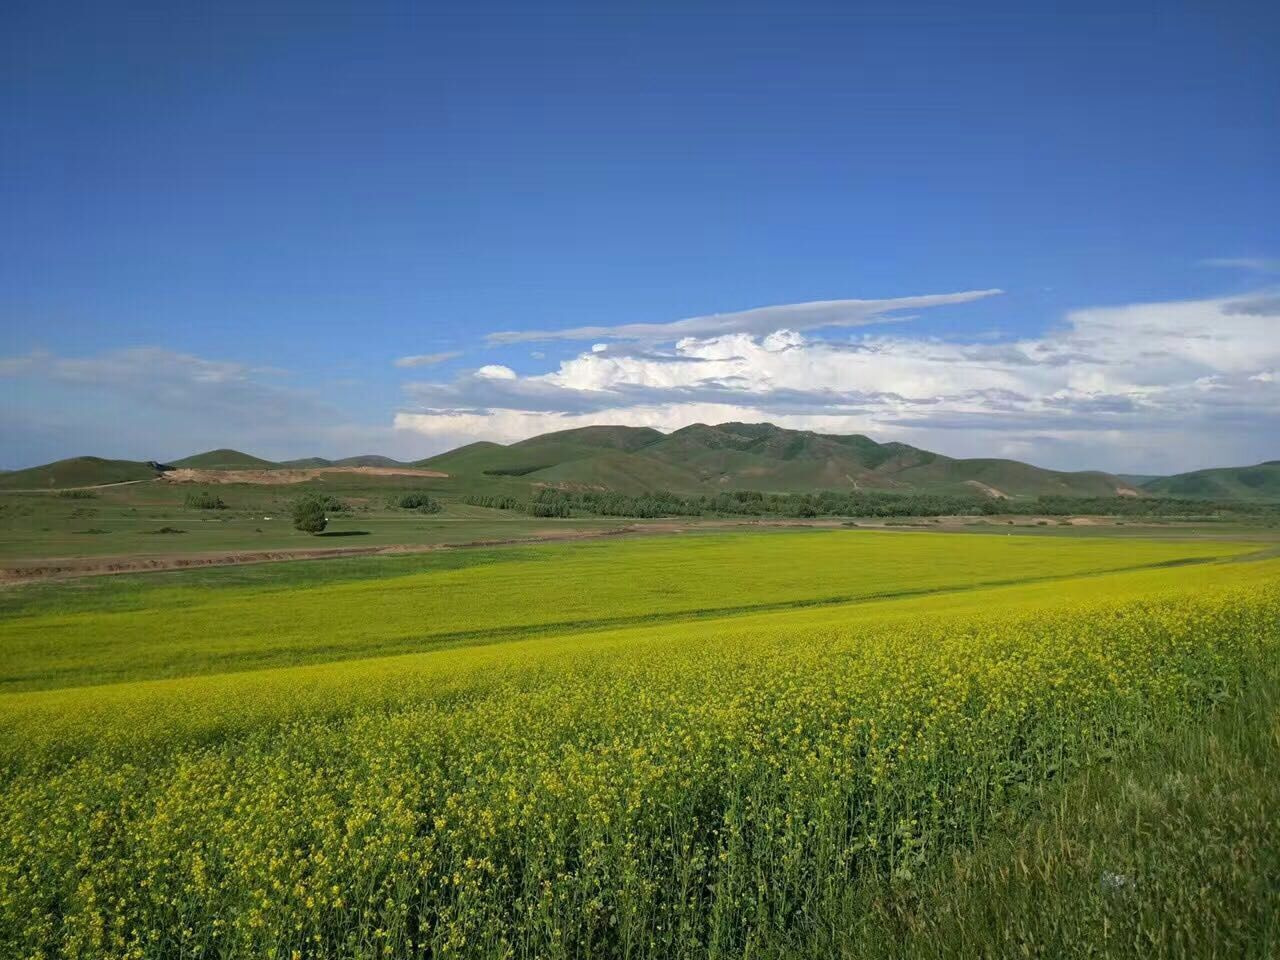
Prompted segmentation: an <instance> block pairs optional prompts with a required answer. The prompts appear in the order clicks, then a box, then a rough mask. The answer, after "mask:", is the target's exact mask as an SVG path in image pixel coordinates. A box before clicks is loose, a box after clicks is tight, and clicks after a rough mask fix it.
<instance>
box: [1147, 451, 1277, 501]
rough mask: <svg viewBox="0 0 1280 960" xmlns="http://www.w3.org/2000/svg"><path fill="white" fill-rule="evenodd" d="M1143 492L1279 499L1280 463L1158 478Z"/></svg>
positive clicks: (1223, 498)
mask: <svg viewBox="0 0 1280 960" xmlns="http://www.w3.org/2000/svg"><path fill="white" fill-rule="evenodd" d="M1142 489H1143V490H1145V491H1146V492H1147V493H1150V494H1155V495H1163V496H1170V497H1204V498H1205V499H1209V500H1280V460H1268V461H1266V462H1265V463H1258V464H1255V465H1253V466H1252V467H1218V468H1215V469H1210V470H1193V471H1192V472H1190V473H1179V474H1175V475H1174V476H1172V477H1158V478H1156V479H1155V480H1151V481H1149V482H1147V483H1145V484H1143V487H1142Z"/></svg>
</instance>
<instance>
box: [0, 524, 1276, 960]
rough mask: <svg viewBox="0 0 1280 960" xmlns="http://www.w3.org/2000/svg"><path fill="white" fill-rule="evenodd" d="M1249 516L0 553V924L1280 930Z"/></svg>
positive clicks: (1135, 932)
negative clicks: (50, 558)
mask: <svg viewBox="0 0 1280 960" xmlns="http://www.w3.org/2000/svg"><path fill="white" fill-rule="evenodd" d="M1260 546H1262V545H1260V544H1257V543H1249V542H1245V541H1232V542H1226V541H1219V540H1213V539H1206V538H1197V539H1177V538H1174V537H1163V538H1160V539H1147V538H1141V537H1137V536H1129V537H1126V538H1123V539H1122V538H1114V537H1104V536H1099V535H1097V533H1096V532H1095V533H1094V534H1093V535H1090V536H1088V537H1079V538H1066V537H1055V536H1036V537H1016V536H1005V535H995V534H992V533H967V534H962V533H954V534H952V535H948V536H930V535H928V534H926V533H912V532H896V533H890V532H868V531H861V530H830V531H804V532H778V533H773V534H767V535H766V534H723V533H721V534H713V533H703V534H684V535H680V536H670V537H666V538H647V539H638V540H615V539H610V540H601V541H591V542H581V543H573V544H558V545H540V546H524V547H509V548H501V549H488V550H475V551H454V552H442V553H437V554H426V555H417V556H404V557H388V558H357V559H353V560H333V561H325V562H323V563H310V564H307V563H291V564H280V565H272V566H269V567H257V568H242V569H236V568H225V569H222V570H206V571H184V572H174V573H163V574H150V575H132V576H122V577H101V578H94V579H91V580H86V581H71V582H67V583H53V584H43V585H38V586H23V587H16V588H11V589H9V590H6V591H5V592H4V593H3V594H0V649H2V650H3V651H4V656H3V658H0V771H2V775H3V785H2V787H0V955H3V956H6V957H8V956H14V957H42V958H54V957H67V958H99V957H103V958H105V957H138V958H153V957H154V958H169V957H174V958H177V957H202V958H215V957H217V958H227V957H236V958H239V957H245V958H248V957H253V958H257V957H277V958H299V960H301V958H312V957H316V958H320V957H326V958H327V957H332V958H373V957H385V958H391V957H395V958H399V957H423V958H427V957H430V958H438V957H530V958H533V957H538V958H541V957H565V958H568V957H604V958H612V957H653V958H666V957H730V956H733V957H737V956H751V957H816V956H823V957H825V956H849V957H894V956H911V957H944V956H945V957H957V958H958V957H974V956H988V957H993V958H994V957H1008V956H1044V957H1058V956H1080V955H1089V956H1117V957H1120V956H1123V957H1148V956H1169V957H1172V956H1223V957H1227V956H1230V957H1237V956H1239V957H1248V956H1253V957H1259V958H1261V957H1267V956H1273V955H1274V951H1275V950H1276V948H1277V947H1280V921H1277V919H1276V918H1277V917H1280V887H1277V885H1276V884H1275V882H1274V881H1275V877H1276V876H1277V875H1280V874H1277V867H1278V865H1280V838H1278V837H1277V829H1276V826H1275V823H1274V817H1271V816H1269V815H1268V812H1267V811H1268V810H1269V809H1271V810H1273V809H1274V806H1273V803H1274V801H1275V800H1276V799H1277V797H1276V793H1275V784H1276V783H1277V782H1280V779H1277V776H1276V773H1277V771H1276V768H1275V760H1274V757H1275V756H1276V754H1277V752H1278V750H1280V741H1278V740H1277V737H1278V736H1280V726H1277V721H1276V718H1277V717H1280V696H1277V693H1276V691H1277V684H1278V683H1280V659H1278V656H1277V655H1278V653H1280V559H1277V558H1275V557H1274V556H1267V555H1266V551H1265V550H1262V551H1260V550H1259V547H1260ZM1130 823H1132V824H1135V825H1137V826H1138V827H1140V829H1134V830H1130V829H1127V826H1126V825H1127V824H1130ZM1175 824H1176V827H1177V829H1176V830H1174V829H1173V825H1175ZM1094 837H1096V841H1097V842H1094V839H1093V838H1094ZM992 891H998V893H992ZM988 894H990V895H988Z"/></svg>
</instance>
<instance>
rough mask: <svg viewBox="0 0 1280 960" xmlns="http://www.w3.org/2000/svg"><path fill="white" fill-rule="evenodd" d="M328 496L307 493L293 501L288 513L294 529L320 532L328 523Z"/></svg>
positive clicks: (313, 532)
mask: <svg viewBox="0 0 1280 960" xmlns="http://www.w3.org/2000/svg"><path fill="white" fill-rule="evenodd" d="M328 499H329V498H328V497H323V496H317V495H315V494H307V495H306V496H303V497H299V498H298V499H297V500H295V501H294V502H293V505H292V507H291V508H290V514H291V516H292V518H293V526H294V529H295V530H301V531H302V532H303V533H311V534H315V533H321V532H323V530H324V528H325V527H326V526H328V524H329V518H328V516H327V509H326V507H327V502H328Z"/></svg>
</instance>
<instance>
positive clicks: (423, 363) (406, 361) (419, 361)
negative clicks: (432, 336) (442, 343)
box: [396, 350, 462, 367]
mask: <svg viewBox="0 0 1280 960" xmlns="http://www.w3.org/2000/svg"><path fill="white" fill-rule="evenodd" d="M460 356H462V351H460V350H445V351H442V352H441V353H416V354H414V355H413V356H410V357H399V358H398V359H397V360H396V366H397V367H432V366H435V365H436V364H437V363H444V362H445V361H446V360H453V359H454V358H456V357H460Z"/></svg>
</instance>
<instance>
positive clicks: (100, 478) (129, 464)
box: [0, 457, 159, 490]
mask: <svg viewBox="0 0 1280 960" xmlns="http://www.w3.org/2000/svg"><path fill="white" fill-rule="evenodd" d="M158 475H159V472H158V471H157V470H156V469H155V468H154V467H153V466H151V464H149V463H145V462H143V461H141V460H104V459H102V457H72V458H70V459H69V460H57V461H55V462H53V463H46V464H43V465H42V466H39V467H31V468H29V469H27V470H11V471H9V472H8V473H5V474H0V489H4V490H46V489H47V490H59V489H66V488H67V487H93V486H98V485H99V484H105V483H123V482H125V481H127V480H151V479H153V478H154V477H156V476H158Z"/></svg>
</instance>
